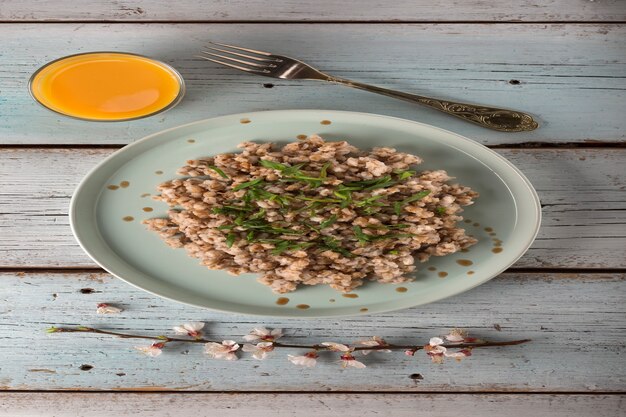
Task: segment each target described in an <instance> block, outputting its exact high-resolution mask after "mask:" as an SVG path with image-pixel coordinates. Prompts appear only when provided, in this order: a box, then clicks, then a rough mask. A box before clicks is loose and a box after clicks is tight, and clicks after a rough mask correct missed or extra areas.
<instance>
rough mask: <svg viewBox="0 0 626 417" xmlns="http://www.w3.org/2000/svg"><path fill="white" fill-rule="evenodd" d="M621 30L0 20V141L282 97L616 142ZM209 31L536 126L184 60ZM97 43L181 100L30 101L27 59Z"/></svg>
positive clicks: (150, 122)
mask: <svg viewBox="0 0 626 417" xmlns="http://www.w3.org/2000/svg"><path fill="white" fill-rule="evenodd" d="M72 9H80V10H86V8H72ZM625 37H626V25H607V24H591V25H569V24H566V25H560V24H552V25H544V24H525V25H515V24H502V25H489V24H455V25H447V24H377V25H367V24H350V25H345V24H344V25H339V24H310V25H292V24H46V25H45V30H42V26H41V25H38V24H4V25H0V38H2V42H1V43H0V56H1V57H2V60H3V65H2V68H0V91H2V95H0V144H44V143H51V144H111V143H115V144H122V143H128V142H132V141H135V140H137V139H139V138H141V137H142V136H144V135H146V134H149V133H154V132H156V131H159V130H161V129H165V128H169V127H173V126H177V125H179V124H182V123H186V122H191V121H195V120H199V119H204V118H208V117H213V116H217V115H223V114H229V113H239V112H247V111H255V110H268V109H290V108H298V109H302V108H323V109H338V110H353V111H364V112H372V113H380V114H386V115H393V116H397V117H404V118H407V119H411V120H417V121H421V122H425V123H430V124H433V125H435V126H439V127H443V128H446V129H450V130H453V131H455V132H458V133H460V134H464V135H466V136H469V137H472V138H474V139H476V140H478V141H480V142H482V143H485V144H509V143H520V142H528V141H544V142H570V141H574V142H585V141H623V140H624V139H625V138H626V118H624V117H622V114H621V110H620V109H621V108H622V107H623V103H624V100H625V99H626V76H624V74H626V43H625V42H623V39H624V38H625ZM210 39H212V40H218V41H224V42H230V43H234V44H240V45H244V46H248V47H251V48H258V49H261V50H269V51H272V52H275V53H282V54H286V55H291V56H294V57H298V58H301V59H302V60H304V61H306V62H309V63H311V64H314V65H316V66H319V67H320V68H321V69H323V70H326V71H328V72H330V73H332V74H335V75H338V76H343V77H346V78H353V79H355V80H357V81H363V82H369V83H372V84H377V85H380V86H383V87H389V88H394V89H399V90H403V91H409V92H415V93H421V94H424V95H432V96H434V97H440V98H449V99H455V100H458V101H463V100H464V101H469V102H477V103H482V104H490V105H493V106H501V107H510V108H515V109H519V110H523V111H527V112H529V113H532V114H534V115H535V116H537V118H538V119H539V122H540V124H541V127H540V128H539V129H537V130H535V131H533V132H525V133H512V134H504V133H500V132H495V131H490V130H488V129H484V128H481V127H479V126H474V125H471V124H469V123H467V122H463V121H461V120H458V119H456V118H454V117H451V116H447V115H445V114H442V113H439V112H437V111H435V110H432V109H428V108H424V107H422V106H418V105H414V104H410V103H405V102H401V101H398V100H394V99H390V98H387V97H382V96H377V95H373V94H370V93H367V92H363V91H356V90H352V89H348V88H346V87H340V86H335V85H330V84H321V83H318V82H314V81H280V80H274V79H271V78H265V77H256V76H251V75H249V74H245V73H241V72H238V71H236V70H232V69H229V68H223V67H219V66H217V65H216V64H213V63H210V62H206V61H203V60H201V59H199V58H194V55H195V54H197V53H198V51H200V50H201V49H202V47H203V45H204V44H205V43H206V41H208V40H210ZM338 40H340V41H338ZM97 50H118V51H129V52H135V53H141V54H145V55H149V56H153V57H156V58H159V59H162V60H164V61H166V62H168V63H171V64H173V65H174V66H175V67H176V68H178V69H179V70H180V71H181V73H182V75H183V76H184V78H185V79H186V81H187V86H188V93H187V96H186V98H185V99H184V100H183V102H182V103H181V104H180V105H179V106H177V107H176V108H174V109H172V110H171V111H169V112H167V113H164V114H161V115H157V116H154V117H151V118H148V119H144V120H140V121H133V122H120V123H108V124H104V123H94V122H82V121H78V120H72V119H69V118H66V117H63V116H59V115H56V114H54V113H52V112H50V111H47V110H46V109H44V108H42V107H40V106H38V105H37V104H36V103H34V101H33V100H32V99H31V98H30V96H29V94H28V88H27V84H28V78H29V77H30V75H31V74H32V73H33V72H34V71H35V70H36V68H38V67H39V66H41V65H42V64H44V63H45V62H48V61H50V60H52V59H54V58H58V57H61V56H64V55H68V54H74V53H79V52H86V51H97ZM267 83H270V84H271V85H273V86H274V87H273V88H264V86H263V85H264V84H267Z"/></svg>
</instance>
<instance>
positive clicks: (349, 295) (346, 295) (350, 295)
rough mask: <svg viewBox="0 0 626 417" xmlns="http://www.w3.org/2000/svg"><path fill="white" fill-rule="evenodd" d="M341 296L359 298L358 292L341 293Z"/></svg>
mask: <svg viewBox="0 0 626 417" xmlns="http://www.w3.org/2000/svg"><path fill="white" fill-rule="evenodd" d="M341 296H342V297H346V298H359V294H341Z"/></svg>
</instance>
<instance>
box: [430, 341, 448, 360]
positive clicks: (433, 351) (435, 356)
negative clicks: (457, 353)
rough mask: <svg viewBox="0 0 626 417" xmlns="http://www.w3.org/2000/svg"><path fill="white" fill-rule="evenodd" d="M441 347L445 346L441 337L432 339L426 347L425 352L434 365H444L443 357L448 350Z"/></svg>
mask: <svg viewBox="0 0 626 417" xmlns="http://www.w3.org/2000/svg"><path fill="white" fill-rule="evenodd" d="M441 345H443V340H442V339H441V338H440V337H432V338H431V339H430V341H429V342H428V344H427V345H426V346H424V351H425V352H426V354H427V355H428V356H430V359H431V360H432V361H433V362H434V363H443V357H444V355H445V353H446V351H447V350H448V349H446V348H445V347H444V346H441Z"/></svg>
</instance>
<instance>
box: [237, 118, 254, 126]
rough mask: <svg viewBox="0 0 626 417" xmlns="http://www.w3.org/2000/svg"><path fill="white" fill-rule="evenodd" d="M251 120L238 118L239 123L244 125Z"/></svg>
mask: <svg viewBox="0 0 626 417" xmlns="http://www.w3.org/2000/svg"><path fill="white" fill-rule="evenodd" d="M251 121H252V120H250V119H241V120H239V123H241V124H242V125H245V124H248V123H250V122H251Z"/></svg>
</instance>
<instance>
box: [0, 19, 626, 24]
mask: <svg viewBox="0 0 626 417" xmlns="http://www.w3.org/2000/svg"><path fill="white" fill-rule="evenodd" d="M60 23H62V24H66V23H67V24H102V23H106V24H111V23H112V24H153V23H154V24H159V23H160V24H164V23H168V24H169V23H171V24H177V25H185V24H199V23H204V24H212V25H236V24H240V25H241V24H255V25H256V24H260V25H275V24H290V25H291V24H295V25H324V24H335V25H336V24H342V25H363V24H367V25H411V24H421V25H504V24H506V25H510V24H515V25H530V24H535V25H542V24H543V25H548V24H550V25H551V24H555V25H598V24H602V25H623V24H626V20H617V21H593V20H535V21H520V20H498V21H497V22H496V21H493V20H450V21H446V20H306V21H297V20H165V19H155V20H107V19H102V20H80V19H78V20H0V24H3V25H5V24H60Z"/></svg>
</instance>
